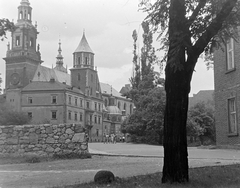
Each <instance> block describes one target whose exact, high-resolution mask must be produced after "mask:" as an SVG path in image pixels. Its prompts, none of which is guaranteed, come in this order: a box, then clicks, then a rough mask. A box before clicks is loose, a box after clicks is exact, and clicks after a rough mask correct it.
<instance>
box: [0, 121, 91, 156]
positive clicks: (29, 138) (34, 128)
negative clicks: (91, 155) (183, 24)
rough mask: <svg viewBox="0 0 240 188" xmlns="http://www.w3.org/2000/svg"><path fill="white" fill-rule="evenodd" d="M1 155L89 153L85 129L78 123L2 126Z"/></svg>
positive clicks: (0, 130) (0, 133) (0, 132)
mask: <svg viewBox="0 0 240 188" xmlns="http://www.w3.org/2000/svg"><path fill="white" fill-rule="evenodd" d="M0 153H2V154H19V155H28V154H34V155H35V154H36V155H48V156H52V155H53V154H66V153H78V154H83V153H88V143H87V142H86V140H85V132H84V128H83V127H82V126H81V125H78V124H59V125H51V124H43V125H9V126H0Z"/></svg>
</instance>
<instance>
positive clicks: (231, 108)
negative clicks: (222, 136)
mask: <svg viewBox="0 0 240 188" xmlns="http://www.w3.org/2000/svg"><path fill="white" fill-rule="evenodd" d="M228 128H229V133H230V134H234V133H237V114H236V101H235V98H231V99H228Z"/></svg>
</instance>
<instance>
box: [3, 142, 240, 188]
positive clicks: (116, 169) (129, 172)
mask: <svg viewBox="0 0 240 188" xmlns="http://www.w3.org/2000/svg"><path fill="white" fill-rule="evenodd" d="M89 151H90V153H92V154H93V156H92V159H72V160H57V161H48V162H41V163H19V164H14V163H13V164H2V163H1V165H0V187H2V188H15V187H18V188H20V187H21V188H28V187H29V188H30V187H31V188H34V187H37V188H39V187H53V186H62V185H72V184H77V183H84V182H90V181H93V177H94V175H95V174H96V172H97V171H99V170H102V169H106V170H111V171H112V172H113V173H114V174H115V176H118V177H130V176H135V175H143V174H149V173H154V172H161V171H162V167H163V147H162V146H152V145H145V144H131V143H116V144H103V143H89ZM188 152H189V167H190V168H194V167H203V166H217V165H228V164H236V163H240V151H239V150H220V149H211V150H210V149H198V148H195V147H191V148H188ZM10 177H11V178H10Z"/></svg>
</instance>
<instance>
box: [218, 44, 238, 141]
mask: <svg viewBox="0 0 240 188" xmlns="http://www.w3.org/2000/svg"><path fill="white" fill-rule="evenodd" d="M234 59H235V69H233V70H231V71H227V55H226V49H225V51H224V52H223V51H222V50H221V49H219V50H217V51H215V53H214V80H215V126H216V142H217V145H225V144H240V137H239V131H240V116H239V112H240V79H239V78H240V64H239V62H238V61H239V59H240V44H239V43H236V42H234ZM233 97H235V99H236V112H237V113H236V117H237V118H236V120H237V134H235V135H232V134H229V115H228V99H230V98H233Z"/></svg>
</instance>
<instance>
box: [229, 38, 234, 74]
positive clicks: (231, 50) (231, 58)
mask: <svg viewBox="0 0 240 188" xmlns="http://www.w3.org/2000/svg"><path fill="white" fill-rule="evenodd" d="M233 46H234V41H233V38H231V39H229V41H228V42H227V70H231V69H234V68H235V64H234V48H233Z"/></svg>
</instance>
